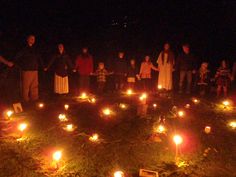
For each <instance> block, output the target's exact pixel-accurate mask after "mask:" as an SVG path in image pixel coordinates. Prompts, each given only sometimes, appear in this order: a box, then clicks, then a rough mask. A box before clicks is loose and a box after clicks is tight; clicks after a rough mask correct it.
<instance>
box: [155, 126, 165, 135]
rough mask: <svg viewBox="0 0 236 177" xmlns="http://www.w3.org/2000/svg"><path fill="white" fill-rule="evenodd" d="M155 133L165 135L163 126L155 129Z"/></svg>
mask: <svg viewBox="0 0 236 177" xmlns="http://www.w3.org/2000/svg"><path fill="white" fill-rule="evenodd" d="M156 131H157V133H165V132H166V128H165V127H164V125H159V126H158V127H157V129H156Z"/></svg>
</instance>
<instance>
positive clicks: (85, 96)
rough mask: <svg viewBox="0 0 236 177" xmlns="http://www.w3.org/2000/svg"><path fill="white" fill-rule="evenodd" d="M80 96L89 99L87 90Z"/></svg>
mask: <svg viewBox="0 0 236 177" xmlns="http://www.w3.org/2000/svg"><path fill="white" fill-rule="evenodd" d="M80 98H81V99H87V98H88V95H87V93H86V92H83V93H81V95H80Z"/></svg>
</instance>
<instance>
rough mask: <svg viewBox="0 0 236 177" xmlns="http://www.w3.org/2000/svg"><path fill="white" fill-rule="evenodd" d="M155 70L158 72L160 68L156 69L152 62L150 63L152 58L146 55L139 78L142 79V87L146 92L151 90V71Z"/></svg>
mask: <svg viewBox="0 0 236 177" xmlns="http://www.w3.org/2000/svg"><path fill="white" fill-rule="evenodd" d="M152 70H155V71H158V68H156V67H155V66H154V65H153V64H152V62H151V61H150V56H149V55H146V56H145V58H144V61H143V62H142V63H141V67H140V71H139V76H140V78H141V82H142V87H143V89H144V90H148V91H150V90H151V78H152V76H151V71H152Z"/></svg>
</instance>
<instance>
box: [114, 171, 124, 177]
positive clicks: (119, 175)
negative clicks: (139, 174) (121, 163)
mask: <svg viewBox="0 0 236 177" xmlns="http://www.w3.org/2000/svg"><path fill="white" fill-rule="evenodd" d="M114 177H124V172H122V171H116V172H115V173H114Z"/></svg>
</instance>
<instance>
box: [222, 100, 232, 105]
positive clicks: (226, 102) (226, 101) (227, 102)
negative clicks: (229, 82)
mask: <svg viewBox="0 0 236 177" xmlns="http://www.w3.org/2000/svg"><path fill="white" fill-rule="evenodd" d="M222 104H223V105H224V106H229V105H230V102H229V101H228V100H225V101H223V102H222Z"/></svg>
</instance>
